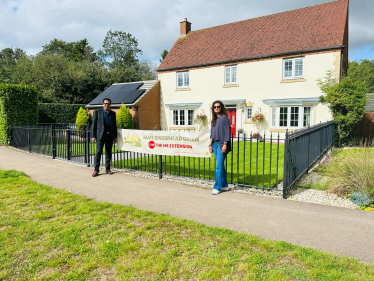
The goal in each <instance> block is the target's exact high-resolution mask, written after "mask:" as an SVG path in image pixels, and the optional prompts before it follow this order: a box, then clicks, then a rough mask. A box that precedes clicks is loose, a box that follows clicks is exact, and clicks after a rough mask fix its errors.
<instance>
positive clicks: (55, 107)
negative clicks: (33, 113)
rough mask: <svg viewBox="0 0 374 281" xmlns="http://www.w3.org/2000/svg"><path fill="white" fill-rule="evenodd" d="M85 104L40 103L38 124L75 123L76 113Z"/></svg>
mask: <svg viewBox="0 0 374 281" xmlns="http://www.w3.org/2000/svg"><path fill="white" fill-rule="evenodd" d="M85 106H86V105H85V104H66V103H40V104H39V120H38V122H39V124H41V123H53V124H56V123H57V124H64V123H65V124H75V119H76V118H77V113H78V111H79V109H80V108H81V107H83V108H84V107H85Z"/></svg>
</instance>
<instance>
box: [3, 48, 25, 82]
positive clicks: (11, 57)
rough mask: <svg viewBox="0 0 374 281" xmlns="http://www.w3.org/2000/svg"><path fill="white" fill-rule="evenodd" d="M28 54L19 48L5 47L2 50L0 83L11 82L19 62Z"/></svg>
mask: <svg viewBox="0 0 374 281" xmlns="http://www.w3.org/2000/svg"><path fill="white" fill-rule="evenodd" d="M25 56H26V53H25V52H24V51H23V50H22V49H19V48H16V49H15V50H13V48H5V49H2V50H1V51H0V83H11V82H12V73H13V71H14V67H15V66H16V64H17V62H18V61H19V60H20V59H21V58H23V57H25Z"/></svg>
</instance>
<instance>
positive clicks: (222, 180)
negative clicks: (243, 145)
mask: <svg viewBox="0 0 374 281" xmlns="http://www.w3.org/2000/svg"><path fill="white" fill-rule="evenodd" d="M213 153H214V157H215V158H216V180H215V182H214V185H213V188H214V189H218V190H221V189H222V187H227V186H228V185H227V175H226V170H225V159H226V154H222V150H221V147H220V145H219V142H214V143H213Z"/></svg>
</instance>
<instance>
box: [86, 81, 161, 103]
mask: <svg viewBox="0 0 374 281" xmlns="http://www.w3.org/2000/svg"><path fill="white" fill-rule="evenodd" d="M156 83H157V80H150V81H138V82H130V83H116V84H113V85H111V86H110V87H109V88H107V89H106V90H105V91H104V92H102V93H101V94H100V95H98V96H97V97H96V98H95V99H93V100H92V101H91V102H90V103H89V104H88V105H87V106H86V108H93V107H99V106H102V104H103V100H104V99H105V98H109V99H111V101H112V107H113V106H120V105H121V104H124V105H135V104H137V103H138V102H139V101H140V99H141V98H142V97H143V96H144V95H145V94H146V93H147V92H148V91H149V90H150V89H152V88H153V86H154V85H155V84H156Z"/></svg>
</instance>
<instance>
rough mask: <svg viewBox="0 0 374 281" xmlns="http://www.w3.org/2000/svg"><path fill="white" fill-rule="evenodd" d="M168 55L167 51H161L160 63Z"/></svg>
mask: <svg viewBox="0 0 374 281" xmlns="http://www.w3.org/2000/svg"><path fill="white" fill-rule="evenodd" d="M168 53H169V51H168V50H163V51H162V53H161V59H160V62H162V61H163V60H164V59H165V57H166V56H167V55H168Z"/></svg>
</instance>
